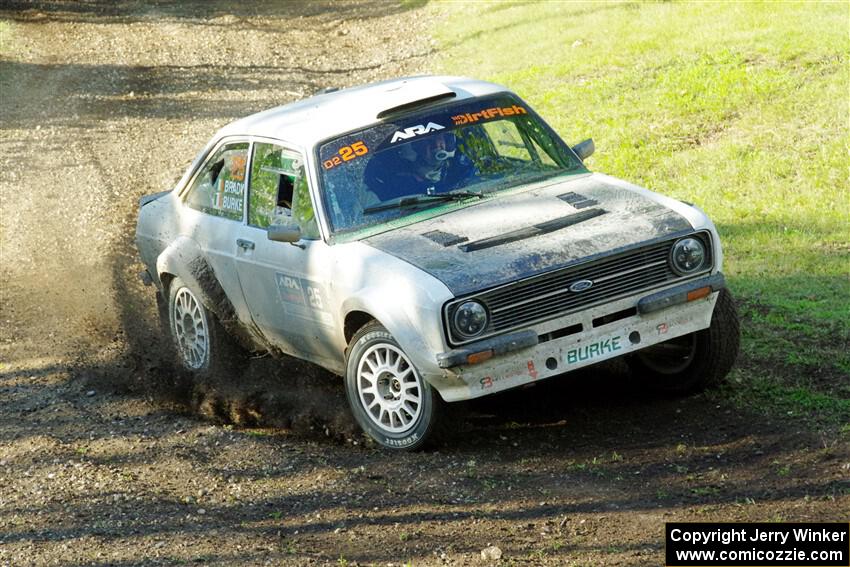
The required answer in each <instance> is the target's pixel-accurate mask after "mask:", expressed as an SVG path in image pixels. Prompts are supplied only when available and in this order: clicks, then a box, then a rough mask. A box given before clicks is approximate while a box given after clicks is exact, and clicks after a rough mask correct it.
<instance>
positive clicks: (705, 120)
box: [431, 2, 850, 431]
mask: <svg viewBox="0 0 850 567" xmlns="http://www.w3.org/2000/svg"><path fill="white" fill-rule="evenodd" d="M431 9H433V10H434V11H435V12H439V13H440V14H441V17H442V20H441V21H442V24H441V25H440V26H439V28H438V30H437V31H436V32H435V35H436V37H437V41H438V46H439V53H440V62H439V65H440V71H444V72H447V73H452V74H459V75H468V76H474V77H477V78H482V79H488V80H493V81H495V82H499V83H503V84H506V85H508V86H509V87H511V88H513V89H514V90H515V91H517V92H518V93H519V94H520V96H522V97H523V98H525V99H526V100H527V101H528V102H529V103H530V104H532V106H534V107H535V108H536V109H537V111H538V112H539V113H541V114H542V115H543V116H544V118H546V119H547V120H548V121H549V123H550V124H551V125H552V126H553V127H554V128H555V129H556V130H557V131H558V132H560V134H561V135H562V136H563V137H564V138H565V139H566V140H567V141H569V142H570V143H576V142H579V141H580V140H582V139H584V138H588V137H592V138H593V139H594V141H595V142H596V148H597V150H596V154H595V155H594V156H593V157H591V158H590V159H589V160H588V165H589V167H590V168H591V169H593V170H595V171H600V172H605V173H609V174H611V175H614V176H617V177H622V178H624V179H627V180H629V181H632V182H635V183H638V184H640V185H644V186H646V187H649V188H650V189H653V190H655V191H658V192H660V193H663V194H666V195H670V196H672V197H675V198H679V199H682V200H686V201H690V202H693V203H695V204H697V205H698V206H700V207H701V208H702V209H704V210H705V211H706V212H707V213H708V214H709V216H710V217H711V218H712V219H713V220H714V222H715V223H716V224H717V226H718V229H719V231H720V234H721V238H722V239H723V241H724V245H725V247H724V252H725V256H726V258H725V266H724V272H725V274H726V276H727V279H728V281H729V285H730V287H731V289H732V291H733V293H734V294H735V296H736V298H737V299H738V301H739V306H740V310H741V315H742V323H743V324H742V329H743V343H742V357H741V359H740V360H739V365H738V367H737V369H736V370H735V371H734V373H733V375H732V376H731V380H730V385H729V386H727V387H726V388H724V389H722V390H720V392H719V394H713V395H719V396H721V397H723V398H726V399H729V400H730V401H733V402H735V403H738V404H742V405H744V406H747V407H750V408H758V409H759V410H761V411H768V412H779V411H781V412H782V414H784V415H792V416H802V418H803V419H804V420H806V421H807V422H810V423H811V424H813V425H814V426H817V427H825V428H827V429H834V428H839V429H842V428H843V429H844V430H845V431H847V429H848V427H847V424H848V422H850V214H848V208H850V194H848V186H850V181H849V180H848V173H850V171H848V163H850V162H849V161H848V149H849V148H848V143H850V113H848V104H850V67H849V66H848V53H850V39H848V34H849V33H850V5H848V4H847V3H846V2H835V3H822V4H816V3H785V2H782V3H780V2H769V3H768V2H766V3H750V2H747V3H744V2H740V3H733V2H717V3H670V2H663V3H621V4H614V3H603V2H595V3H587V4H578V3H567V2H538V3H521V2H500V3H490V2H478V3H464V4H461V3H436V4H432V5H431Z"/></svg>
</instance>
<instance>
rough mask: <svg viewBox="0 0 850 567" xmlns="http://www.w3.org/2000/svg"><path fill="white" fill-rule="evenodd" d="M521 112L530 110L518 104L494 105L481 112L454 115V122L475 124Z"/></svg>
mask: <svg viewBox="0 0 850 567" xmlns="http://www.w3.org/2000/svg"><path fill="white" fill-rule="evenodd" d="M519 114H528V111H527V110H526V109H525V108H523V107H521V106H517V105H516V104H515V105H513V106H503V107H499V106H494V107H491V108H485V109H484V110H481V111H479V112H466V113H464V114H458V115H456V116H452V122H454V125H455V126H461V125H463V124H474V123H476V122H480V121H483V120H492V119H493V118H504V117H506V116H516V115H519Z"/></svg>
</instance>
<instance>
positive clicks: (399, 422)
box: [345, 321, 442, 451]
mask: <svg viewBox="0 0 850 567" xmlns="http://www.w3.org/2000/svg"><path fill="white" fill-rule="evenodd" d="M345 385H346V387H345V393H346V397H347V398H348V404H349V406H350V407H351V411H352V413H353V414H354V418H355V419H356V420H357V423H358V424H359V425H360V427H361V428H362V429H363V431H364V432H366V434H367V435H369V437H371V438H372V439H374V440H375V442H377V443H378V444H379V445H381V446H383V447H385V448H388V449H393V450H405V451H413V450H416V449H420V448H422V447H423V446H424V445H425V443H426V442H427V441H428V438H429V437H430V436H431V434H432V433H433V430H434V425H435V423H436V421H437V416H438V414H439V408H440V406H441V404H442V400H441V399H440V396H439V394H437V392H435V391H434V389H433V388H432V387H431V386H430V385H429V384H428V383H427V382H425V380H423V379H422V377H421V376H420V375H419V372H418V371H417V370H416V368H415V367H414V366H413V364H412V363H411V362H410V359H409V358H408V357H407V355H406V354H405V353H404V351H403V350H402V349H401V346H399V344H398V342H396V340H395V339H394V338H393V336H392V335H391V334H390V333H389V332H388V331H387V330H386V329H385V328H384V327H383V326H382V325H381V324H380V323H377V322H374V321H373V322H371V323H369V324H367V325H366V326H364V327H363V328H362V329H360V330H359V331H358V332H357V333H356V334H355V335H354V337H353V338H352V339H351V343H350V344H349V349H348V359H347V361H346V375H345Z"/></svg>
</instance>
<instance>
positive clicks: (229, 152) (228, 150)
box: [186, 142, 248, 221]
mask: <svg viewBox="0 0 850 567" xmlns="http://www.w3.org/2000/svg"><path fill="white" fill-rule="evenodd" d="M247 165H248V143H247V142H243V143H239V144H228V145H226V146H222V147H221V148H220V149H219V150H218V151H217V152H215V154H213V156H212V157H211V158H210V159H209V160H207V163H206V164H205V165H204V166H203V168H202V169H201V172H200V173H199V174H198V176H197V177H196V178H195V181H194V183H193V184H192V187H191V189H189V196H188V197H187V198H186V204H187V205H189V206H190V207H192V208H193V209H197V210H199V211H201V212H204V213H207V214H210V215H215V216H217V217H224V218H228V219H230V220H236V221H241V220H242V208H243V200H244V195H245V168H246V166H247Z"/></svg>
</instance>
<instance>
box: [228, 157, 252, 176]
mask: <svg viewBox="0 0 850 567" xmlns="http://www.w3.org/2000/svg"><path fill="white" fill-rule="evenodd" d="M246 165H248V156H247V155H244V156H239V155H236V156H232V157H231V158H230V178H231V179H232V180H234V181H245V166H246Z"/></svg>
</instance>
